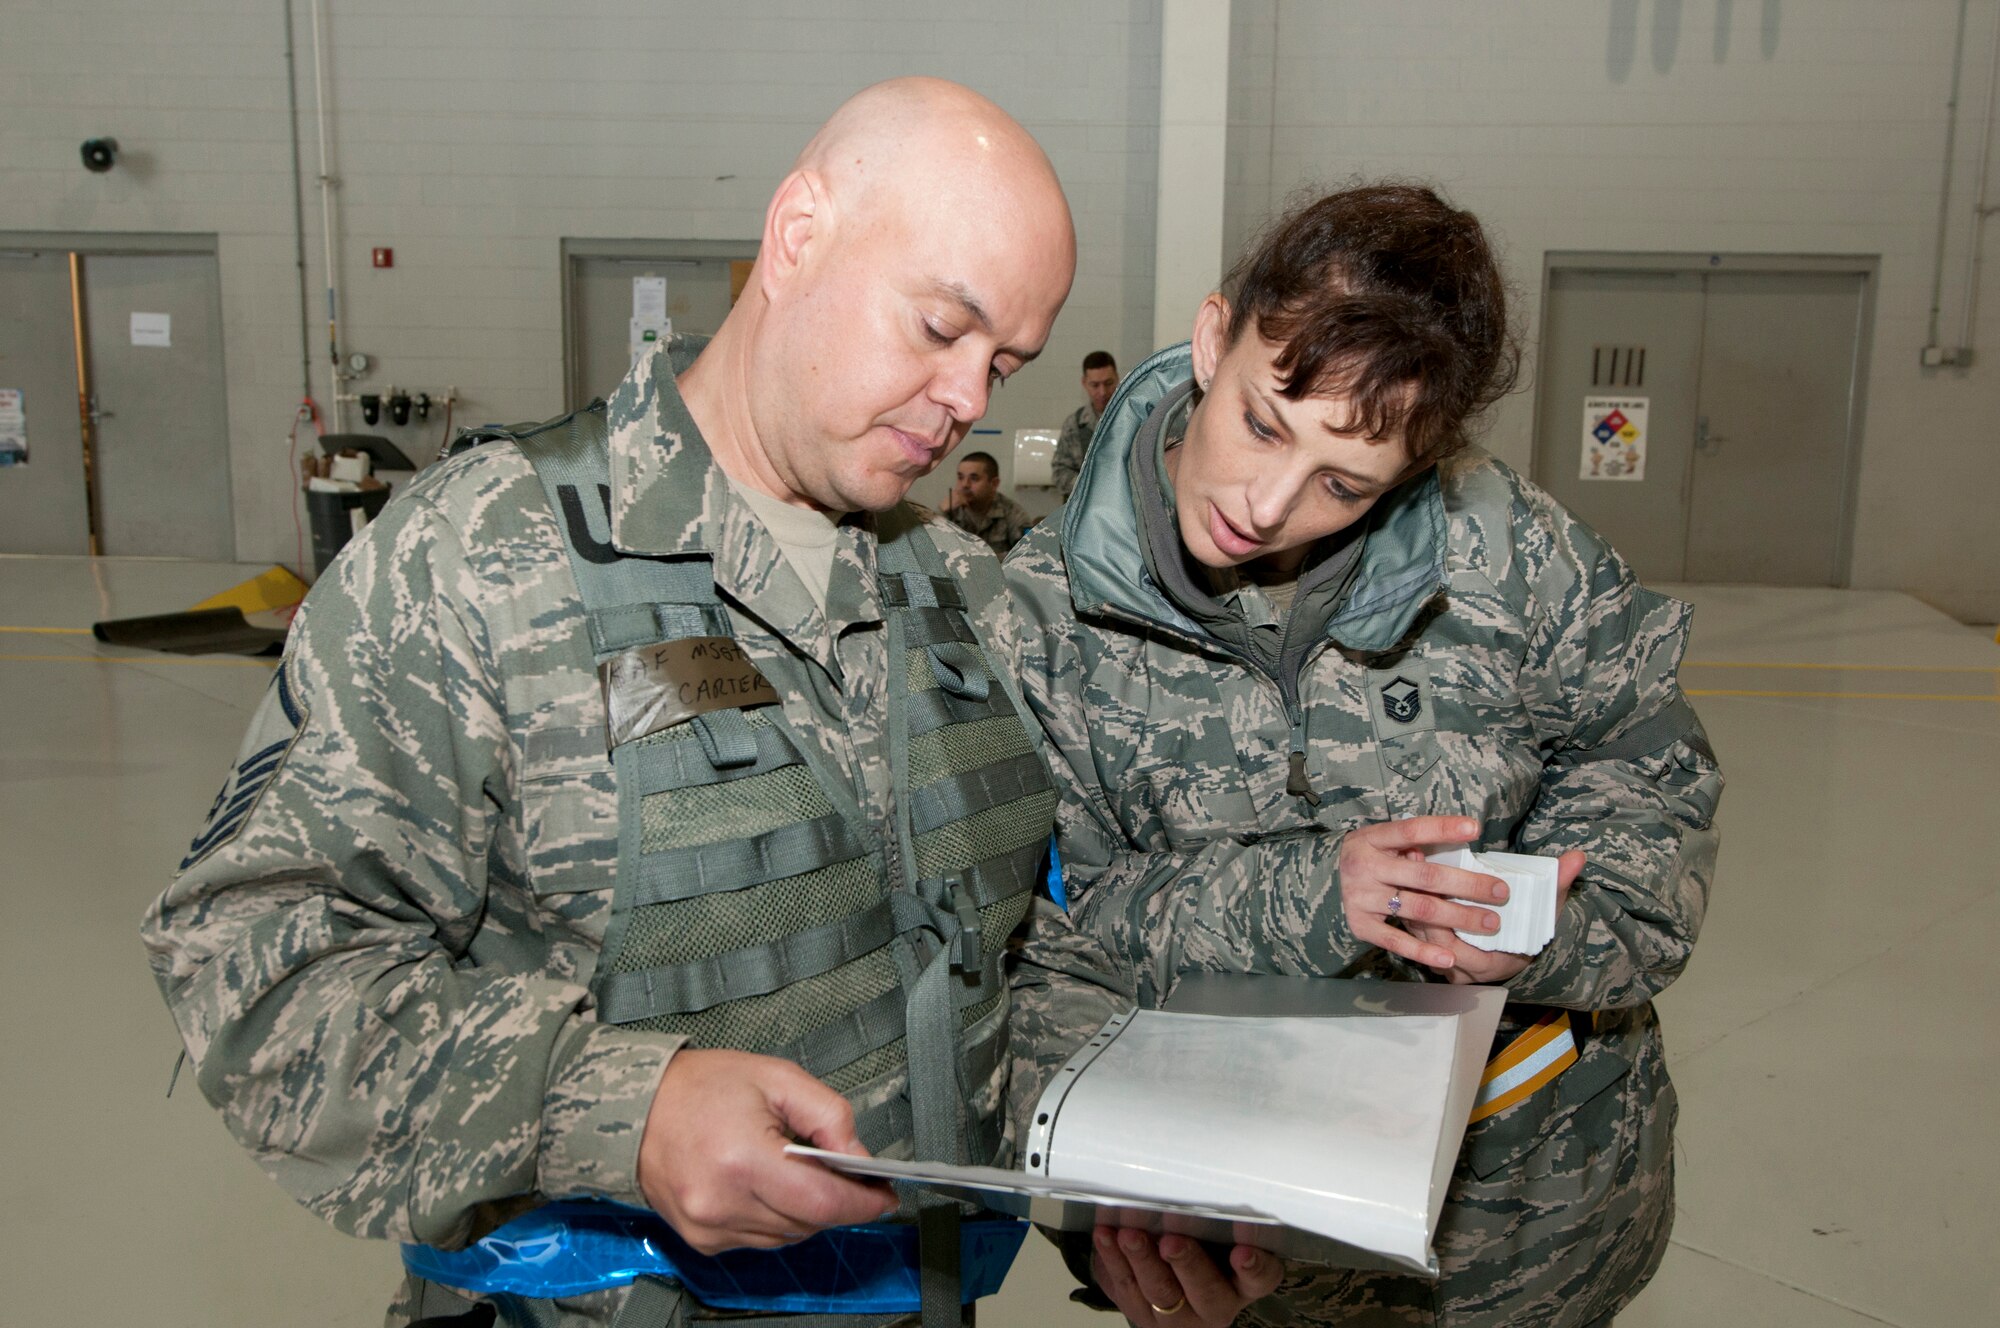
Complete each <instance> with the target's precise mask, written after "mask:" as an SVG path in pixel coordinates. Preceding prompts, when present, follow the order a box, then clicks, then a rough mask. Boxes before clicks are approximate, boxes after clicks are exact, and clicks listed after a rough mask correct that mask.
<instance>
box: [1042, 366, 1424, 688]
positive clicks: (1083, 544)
mask: <svg viewBox="0 0 2000 1328" xmlns="http://www.w3.org/2000/svg"><path fill="white" fill-rule="evenodd" d="M1192 377H1193V368H1192V353H1191V350H1190V347H1189V345H1188V344H1187V343H1185V342H1183V343H1182V344H1180V345H1178V346H1170V347H1168V348H1167V349H1165V350H1163V351H1160V352H1158V353H1157V354H1155V355H1154V356H1153V357H1152V358H1151V359H1148V360H1147V361H1146V362H1145V363H1144V364H1142V365H1140V366H1139V367H1138V368H1137V369H1135V370H1133V371H1132V373H1131V374H1129V375H1127V377H1126V378H1125V381H1124V382H1123V383H1121V384H1119V387H1118V391H1117V393H1116V395H1114V396H1113V397H1112V399H1111V403H1110V404H1109V405H1108V406H1106V407H1105V410H1104V418H1103V420H1102V421H1101V422H1100V423H1099V425H1098V428H1097V436H1096V438H1095V440H1094V441H1093V442H1092V444H1091V447H1090V451H1089V452H1088V453H1086V454H1085V457H1084V463H1083V469H1082V472H1081V473H1080V474H1079V475H1078V477H1077V482H1076V489H1075V491H1074V492H1073V493H1072V494H1071V495H1070V500H1069V504H1068V506H1067V507H1066V508H1065V509H1064V511H1063V518H1062V535H1063V557H1064V561H1065V563H1066V564H1067V566H1068V569H1069V580H1070V598H1071V601H1072V602H1073V603H1074V604H1075V605H1076V608H1077V611H1078V612H1079V613H1093V612H1107V611H1108V612H1111V613H1114V614H1116V615H1118V616H1121V617H1125V618H1130V619H1136V620H1138V621H1140V622H1142V623H1147V624H1154V625H1158V626H1163V627H1167V628H1169V629H1171V630H1173V631H1176V632H1178V633H1180V634H1182V635H1185V636H1190V637H1194V638H1196V639H1199V640H1209V641H1215V640H1219V638H1218V636H1217V634H1216V633H1214V632H1212V631H1210V630H1209V629H1208V628H1207V627H1205V626H1203V624H1202V623H1201V622H1200V621H1198V620H1197V617H1196V616H1195V614H1196V613H1200V614H1202V615H1203V616H1208V614H1209V612H1210V611H1211V610H1210V608H1209V606H1208V605H1202V604H1196V603H1189V604H1186V605H1183V604H1181V603H1179V602H1177V601H1176V599H1175V597H1173V596H1172V595H1171V594H1169V593H1168V592H1167V590H1165V589H1163V588H1162V587H1161V586H1160V584H1159V582H1158V581H1157V580H1156V579H1155V578H1154V576H1153V574H1152V572H1151V570H1150V569H1149V567H1148V562H1147V557H1146V553H1145V548H1144V540H1145V537H1146V531H1145V529H1144V527H1145V526H1146V525H1148V524H1153V523H1155V522H1159V521H1165V522H1172V521H1173V519H1174V518H1173V513H1172V511H1171V510H1170V509H1168V508H1167V501H1168V500H1167V496H1166V493H1165V491H1164V489H1163V487H1162V486H1158V485H1154V486H1151V488H1150V491H1147V492H1141V481H1140V480H1139V478H1138V475H1139V473H1141V472H1145V473H1150V471H1151V470H1152V469H1153V468H1151V467H1144V466H1138V467H1135V466H1134V465H1133V464H1132V462H1133V451H1134V449H1135V448H1137V447H1141V446H1154V447H1157V446H1159V439H1158V437H1157V436H1156V435H1157V434H1158V433H1159V432H1160V431H1159V430H1158V429H1157V428H1155V429H1148V428H1146V427H1145V426H1146V424H1147V422H1148V420H1149V419H1151V417H1152V415H1153V413H1154V411H1155V410H1157V409H1159V408H1161V407H1162V406H1166V407H1168V408H1171V407H1172V406H1173V405H1174V404H1175V403H1176V402H1177V401H1178V400H1179V399H1180V398H1182V397H1184V396H1185V395H1186V392H1185V389H1186V386H1187V384H1188V383H1189V381H1190V380H1191V379H1192ZM1170 398H1171V399H1172V400H1170ZM1142 504H1143V505H1145V506H1146V507H1147V509H1148V520H1147V521H1146V522H1142V521H1141V519H1140V515H1139V513H1140V510H1141V506H1142ZM1362 541H1363V542H1362V546H1361V551H1360V555H1359V565H1358V566H1357V567H1356V568H1355V571H1354V574H1353V576H1352V579H1351V580H1350V581H1349V582H1348V588H1347V592H1346V594H1345V596H1344V597H1343V598H1342V600H1341V601H1340V603H1339V604H1338V606H1337V607H1335V609H1334V610H1333V613H1332V614H1331V616H1330V617H1329V619H1328V621H1327V625H1326V635H1327V637H1328V638H1329V639H1331V640H1332V641H1334V642H1336V643H1337V644H1339V645H1341V646H1344V647H1346V648H1348V649H1350V650H1354V651H1358V652H1362V653H1369V654H1372V653H1377V652H1380V651H1384V650H1388V649H1389V648H1391V647H1392V646H1394V645H1395V644H1396V643H1397V642H1399V641H1401V640H1402V639H1403V637H1404V636H1405V635H1406V634H1407V633H1408V631H1409V629H1410V625H1411V624H1412V623H1413V622H1414V621H1415V619H1416V616H1417V614H1418V612H1419V611H1420V610H1421V609H1422V608H1423V606H1424V605H1425V603H1427V602H1428V601H1429V600H1430V599H1431V598H1432V597H1433V596H1434V595H1435V594H1436V593H1437V591H1438V590H1439V589H1441V588H1442V587H1443V585H1444V575H1445V553H1446V542H1445V513H1444V499H1443V494H1442V491H1441V489H1440V486H1439V483H1438V478H1437V473H1436V470H1435V468H1433V469H1432V470H1428V471H1426V472H1425V473H1424V474H1422V475H1419V476H1417V477H1416V478H1414V479H1411V480H1408V481H1406V482H1405V483H1403V484H1401V485H1399V486H1398V487H1397V488H1395V489H1393V490H1391V491H1390V492H1389V493H1388V494H1386V495H1384V496H1383V498H1382V500H1381V501H1380V502H1378V503H1376V505H1375V507H1374V509H1373V510H1372V511H1370V512H1369V514H1368V518H1367V524H1366V526H1365V527H1364V530H1363V534H1362ZM1191 609H1192V610H1194V611H1195V612H1193V613H1191V612H1190V610H1191Z"/></svg>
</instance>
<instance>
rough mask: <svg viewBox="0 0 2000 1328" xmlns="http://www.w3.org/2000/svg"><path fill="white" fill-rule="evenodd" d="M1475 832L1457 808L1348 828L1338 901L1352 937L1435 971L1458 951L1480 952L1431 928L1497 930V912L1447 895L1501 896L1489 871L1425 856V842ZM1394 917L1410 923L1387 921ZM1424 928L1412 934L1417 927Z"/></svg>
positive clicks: (1463, 838) (1462, 839)
mask: <svg viewBox="0 0 2000 1328" xmlns="http://www.w3.org/2000/svg"><path fill="white" fill-rule="evenodd" d="M1478 836H1479V823H1478V822H1477V821H1474V820H1471V819H1470V818H1467V817H1463V816H1412V817H1409V818H1407V819H1405V820H1401V821H1378V822H1377V823H1375V824H1374V825H1364V826H1361V827H1359V828H1357V829H1354V830H1349V831H1348V832H1347V834H1346V835H1345V836H1343V837H1342V839H1341V841H1340V903H1341V908H1342V909H1343V910H1344V911H1345V912H1346V914H1347V926H1348V929H1349V930H1351V931H1352V932H1353V933H1354V935H1355V936H1356V938H1358V939H1359V940H1361V941H1364V942H1366V943H1367V944H1369V945H1374V946H1380V947H1381V948H1382V949H1384V950H1387V951H1389V952H1390V953H1391V954H1398V955H1401V956H1402V957H1403V958H1405V959H1408V960H1411V961H1412V962H1414V963H1419V964H1424V965H1427V966H1429V967H1431V968H1434V969H1437V970H1439V971H1440V972H1442V971H1445V970H1448V969H1450V968H1451V967H1452V966H1453V965H1454V964H1456V963H1457V962H1458V959H1459V954H1460V953H1461V952H1463V951H1469V952H1471V953H1473V954H1483V953H1485V952H1484V951H1482V950H1479V949H1478V948H1477V947H1475V946H1469V945H1466V944H1465V943H1464V942H1463V941H1459V940H1458V938H1457V937H1455V936H1452V937H1451V939H1452V940H1453V941H1454V942H1456V944H1457V947H1458V948H1457V949H1454V948H1452V947H1450V946H1447V945H1445V944H1444V943H1443V942H1442V941H1440V940H1438V939H1436V937H1437V934H1438V932H1439V931H1442V932H1443V933H1444V934H1445V935H1447V936H1450V934H1451V933H1452V932H1453V931H1476V932H1480V933H1482V934H1486V935H1490V934H1491V933H1493V932H1496V931H1498V930H1500V916H1499V915H1498V914H1497V913H1489V912H1487V911H1486V910H1485V909H1483V908H1476V907H1472V906H1470V905H1467V904H1460V903H1456V902H1454V901H1455V900H1457V899H1474V900H1479V901H1481V902H1491V903H1495V904H1499V903H1504V902H1505V901H1506V899H1507V886H1506V884H1505V883H1504V882H1502V881H1501V880H1500V878H1499V877H1497V876H1487V875H1485V874H1484V873H1481V872H1469V871H1461V870H1459V869H1458V868H1457V867H1443V866H1439V865H1438V864H1437V863H1434V862H1425V861H1424V854H1423V850H1424V848H1425V847H1427V846H1428V847H1436V846H1438V845H1440V844H1465V843H1469V842H1471V841H1472V840H1473V839H1476V838H1478ZM1396 923H1402V924H1404V925H1405V926H1408V927H1409V928H1410V930H1407V931H1406V930H1404V927H1402V926H1397V925H1395V924H1396ZM1418 927H1422V928H1424V929H1425V930H1424V932H1423V933H1422V934H1419V933H1418V932H1417V930H1416V929H1417V928H1418Z"/></svg>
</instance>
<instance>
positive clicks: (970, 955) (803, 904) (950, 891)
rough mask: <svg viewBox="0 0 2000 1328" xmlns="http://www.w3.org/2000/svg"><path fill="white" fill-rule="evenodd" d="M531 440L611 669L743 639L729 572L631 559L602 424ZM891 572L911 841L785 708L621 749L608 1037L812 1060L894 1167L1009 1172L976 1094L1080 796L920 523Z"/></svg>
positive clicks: (539, 433) (894, 741)
mask: <svg viewBox="0 0 2000 1328" xmlns="http://www.w3.org/2000/svg"><path fill="white" fill-rule="evenodd" d="M515 441H516V442H517V443H518V445H520V446H521V448H522V450H523V452H525V453H526V454H527V456H528V457H529V459H530V460H531V461H532V462H533V463H534V466H535V469H536V472H537V474H538V475H539V476H540V477H541V479H542V482H543V485H544V487H545V488H546V489H547V491H548V493H549V500H550V505H551V507H552V508H553V509H554V510H555V512H556V513H557V519H558V521H559V523H560V524H561V526H562V528H563V532H564V536H565V539H566V541H567V543H568V547H569V552H570V555H571V557H570V563H571V567H572V569H573V571H574V572H575V574H576V580H577V584H578V589H579V591H580V593H581V595H582V597H583V601H584V607H585V617H586V620H587V622H588V623H589V631H590V642H591V646H592V650H593V654H594V655H595V657H596V658H597V660H598V662H599V663H600V664H603V663H604V662H605V661H607V660H609V659H612V658H614V657H616V656H618V655H619V654H620V653H621V652H624V651H628V650H634V649H638V648H642V647H646V646H651V645H655V644H658V643H660V642H664V641H673V640H681V639H687V638H691V637H727V636H733V635H734V627H733V624H732V623H731V619H730V613H729V610H728V608H727V606H726V605H725V604H724V603H723V602H722V600H721V598H720V596H719V595H718V593H717V591H716V589H715V583H714V572H713V567H712V565H711V563H710V562H709V560H708V559H707V558H705V557H699V556H697V557H682V558H647V557H639V556H626V555H623V554H620V553H618V551H617V550H616V549H615V548H614V547H613V546H612V541H611V529H610V486H609V453H608V446H607V439H606V433H605V428H604V416H603V412H602V411H601V410H593V411H583V412H579V413H578V414H576V415H573V416H570V417H568V418H566V419H564V420H560V421H556V422H554V423H553V424H550V425H547V426H543V427H542V428H540V429H536V430H532V431H528V432H526V433H522V434H519V435H516V436H515ZM892 520H893V518H892ZM878 558H879V561H880V565H881V567H880V570H881V573H882V575H881V577H880V582H879V585H880V590H881V595H882V600H883V605H884V612H885V615H886V616H887V618H888V634H889V642H890V659H891V663H892V668H891V674H892V676H891V678H890V680H889V681H890V685H889V687H888V689H887V690H888V693H889V726H888V731H889V735H890V737H889V765H890V767H891V770H892V772H893V773H894V777H895V784H896V787H895V804H896V811H897V815H898V824H897V826H896V828H895V832H894V834H893V836H891V837H889V838H887V839H885V836H884V834H883V833H882V825H881V823H880V821H879V820H876V819H872V818H871V817H869V816H868V815H867V814H866V813H863V812H861V811H859V810H858V808H859V805H860V804H861V803H864V802H865V801H866V799H865V797H864V796H863V795H861V794H860V793H859V791H850V790H848V786H847V784H846V781H845V780H844V779H843V780H840V782H838V783H835V782H833V781H834V779H835V778H836V776H835V775H834V774H833V773H832V772H829V771H828V770H826V769H825V768H823V767H824V763H823V762H821V761H820V760H819V759H818V757H817V749H816V748H815V747H814V745H813V744H812V743H811V742H810V741H809V740H802V739H800V738H799V737H797V736H795V735H794V733H793V732H792V731H791V729H790V728H789V727H788V724H787V721H786V718H785V715H784V713H783V708H782V707H781V706H778V705H760V706H753V707H751V708H748V709H719V710H713V711H710V712H708V713H705V714H701V715H698V716H695V717H694V718H692V719H689V720H687V721H685V722H682V723H679V724H674V725H671V726H669V727H667V728H664V729H660V730H659V731H657V732H653V733H648V734H646V735H644V736H642V737H637V738H633V739H631V740H630V741H626V742H623V743H620V744H618V745H617V746H616V747H614V748H613V750H612V764H613V767H614V770H615V772H616V776H617V782H618V790H619V816H620V824H619V865H618V879H617V888H616V894H615V896H614V902H613V906H612V920H611V924H610V927H609V930H608V932H607V934H606V937H605V944H604V950H603V953H602V955H601V956H600V959H599V963H598V971H597V973H596V975H595V977H594V979H593V983H592V990H593V992H594V994H595V995H596V997H597V1001H598V1007H599V1008H598V1015H599V1017H600V1018H601V1019H603V1020H605V1021H606V1022H608V1023H618V1024H624V1025H628V1026H631V1027H637V1028H646V1029H655V1030H659V1031H665V1032H673V1033H677V1034H680V1035H683V1036H686V1037H687V1038H689V1039H690V1041H691V1042H693V1043H694V1044H695V1045H698V1046H708V1047H733V1048H737V1049H741V1050H746V1051H756V1052H762V1053H765V1054H769V1055H776V1056H782V1057H784V1058H786V1059H788V1060H792V1061H795V1062H797V1063H798V1064H800V1065H802V1066H804V1067H805V1068H806V1069H807V1070H808V1071H810V1072H811V1073H813V1074H814V1075H816V1076H818V1077H820V1078H822V1079H824V1080H825V1081H826V1082H827V1083H829V1084H831V1085H832V1086H833V1087H834V1088H836V1089H837V1090H839V1091H841V1092H843V1093H847V1094H849V1095H850V1096H853V1097H855V1098H856V1099H857V1109H858V1115H857V1121H856V1128H857V1130H858V1131H859V1133H860V1134H861V1137H862V1140H863V1142H864V1143H865V1144H866V1145H867V1146H868V1147H869V1148H870V1149H871V1150H874V1151H878V1152H879V1151H884V1150H913V1151H915V1152H916V1153H918V1154H919V1155H922V1156H928V1157H937V1158H943V1159H950V1160H959V1161H977V1162H985V1161H990V1160H992V1159H993V1158H994V1157H995V1155H996V1154H997V1151H998V1147H999V1138H1000V1122H999V1120H998V1117H997V1114H996V1113H995V1112H992V1111H982V1112H980V1113H977V1114H978V1116H979V1118H978V1119H968V1114H969V1113H968V1112H967V1110H966V1103H967V1101H968V1097H969V1091H970V1090H973V1089H975V1088H977V1087H979V1086H982V1085H985V1084H988V1083H989V1082H990V1081H991V1080H992V1079H993V1077H994V1076H995V1075H996V1073H997V1072H998V1070H999V1067H1000V1065H1001V1063H1002V1061H1003V1060H1004V1057H1005V1052H1006V1041H1005V1030H1004V1022H1003V1020H1002V1019H1001V1017H1000V1016H1001V1014H1002V1012H1003V1009H1004V1004H1005V987H1004V979H1003V974H1002V972H1001V962H1002V957H1003V948H1004V942H1005V939H1006V937H1007V936H1008V934H1009V933H1011V932H1012V931H1013V930H1014V928H1015V927H1016V926H1018V925H1019V923H1020V921H1021V919H1022V918H1024V917H1025V916H1026V913H1027V910H1028V907H1029V903H1030V900H1031V897H1032V890H1033V887H1034V883H1035V880H1036V878H1037V875H1038V868H1039V865H1040V859H1041V853H1042V847H1043V844H1044V842H1045V841H1046V837H1047V831H1048V826H1049V823H1050V820H1051V818H1052V816H1053V814H1054V805H1055V797H1056V795H1055V791H1054V788H1053V787H1052V785H1051V784H1050V782H1049V780H1048V776H1047V773H1046V770H1045V769H1044V768H1043V766H1042V764H1041V760H1040V757H1039V756H1038V754H1037V753H1036V751H1035V749H1034V745H1033V739H1032V737H1031V736H1030V733H1029V731H1028V729H1027V728H1026V725H1025V723H1024V721H1023V716H1022V715H1021V714H1020V713H1019V712H1018V710H1017V708H1016V706H1015V705H1014V704H1013V703H1012V701H1010V699H1009V697H1008V694H1007V691H1006V689H1005V688H1004V687H1003V686H1001V685H999V684H998V683H997V681H996V679H995V676H994V674H993V671H992V669H991V666H990V665H989V664H988V662H987V660H986V658H985V656H984V654H983V652H982V651H981V650H980V648H979V642H978V637H977V634H976V633H975V632H974V631H973V628H972V625H971V623H970V622H969V621H968V619H967V617H966V612H965V601H964V597H963V595H962V594H961V592H960V589H959V587H958V585H957V583H956V582H954V581H953V580H952V579H951V577H950V576H949V575H948V570H947V568H946V567H945V566H944V563H943V559H942V558H941V557H940V556H939V554H938V552H937V549H936V548H935V546H934V545H932V544H931V542H930V539H929V537H928V536H927V535H926V534H925V533H924V531H923V530H922V528H921V527H919V526H914V525H912V526H909V527H908V528H907V529H900V530H898V531H897V532H896V533H894V534H892V535H889V536H886V537H885V538H884V539H883V541H882V542H881V543H880V544H879V545H878ZM862 1090H867V1091H865V1092H864V1091H862ZM895 1090H900V1091H895ZM933 1225H935V1219H933Z"/></svg>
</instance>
